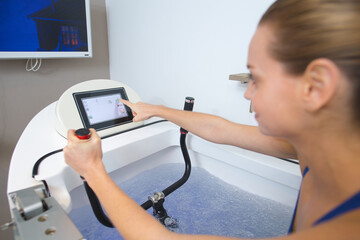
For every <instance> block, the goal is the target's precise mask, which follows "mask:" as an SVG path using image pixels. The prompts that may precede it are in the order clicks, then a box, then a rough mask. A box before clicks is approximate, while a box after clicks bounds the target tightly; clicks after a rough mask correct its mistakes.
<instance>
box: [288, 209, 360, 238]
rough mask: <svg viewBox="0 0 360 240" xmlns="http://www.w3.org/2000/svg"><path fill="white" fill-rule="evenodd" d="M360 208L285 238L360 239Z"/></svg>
mask: <svg viewBox="0 0 360 240" xmlns="http://www.w3.org/2000/svg"><path fill="white" fill-rule="evenodd" d="M359 226H360V208H357V209H355V210H353V211H350V212H348V213H346V214H343V215H341V216H339V217H336V218H334V219H332V220H329V221H326V222H323V223H321V224H319V225H317V226H314V227H311V228H308V229H304V230H301V231H299V232H296V233H293V234H290V235H288V236H286V237H284V238H281V239H284V240H285V239H286V240H300V239H301V240H303V239H307V240H312V239H314V240H315V239H326V240H342V239H360V228H359Z"/></svg>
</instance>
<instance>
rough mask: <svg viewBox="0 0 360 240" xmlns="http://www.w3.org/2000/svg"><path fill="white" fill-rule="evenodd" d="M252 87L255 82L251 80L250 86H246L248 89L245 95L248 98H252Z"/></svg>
mask: <svg viewBox="0 0 360 240" xmlns="http://www.w3.org/2000/svg"><path fill="white" fill-rule="evenodd" d="M252 87H253V83H252V81H249V84H248V87H247V88H246V91H245V93H244V97H245V98H246V99H247V100H251V93H252Z"/></svg>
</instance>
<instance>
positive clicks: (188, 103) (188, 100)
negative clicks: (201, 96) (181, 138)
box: [180, 97, 195, 134]
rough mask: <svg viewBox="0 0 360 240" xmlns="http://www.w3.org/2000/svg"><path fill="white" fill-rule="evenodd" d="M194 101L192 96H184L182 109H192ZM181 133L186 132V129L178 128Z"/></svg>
mask: <svg viewBox="0 0 360 240" xmlns="http://www.w3.org/2000/svg"><path fill="white" fill-rule="evenodd" d="M194 101H195V99H194V98H193V97H186V98H185V104H184V110H185V111H192V110H193V107H194ZM180 132H181V134H187V133H188V131H187V130H186V129H184V128H180Z"/></svg>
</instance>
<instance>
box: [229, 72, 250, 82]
mask: <svg viewBox="0 0 360 240" xmlns="http://www.w3.org/2000/svg"><path fill="white" fill-rule="evenodd" d="M229 80H235V81H239V82H241V83H242V84H245V83H248V82H249V81H250V78H249V74H248V73H238V74H230V75H229Z"/></svg>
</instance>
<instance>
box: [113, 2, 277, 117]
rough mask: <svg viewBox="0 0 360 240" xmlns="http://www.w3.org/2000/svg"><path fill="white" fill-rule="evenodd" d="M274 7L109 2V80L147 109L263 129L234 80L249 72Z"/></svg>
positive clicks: (229, 3) (196, 3)
mask: <svg viewBox="0 0 360 240" xmlns="http://www.w3.org/2000/svg"><path fill="white" fill-rule="evenodd" d="M272 2H273V1H272V0H254V1H241V0H145V1H144V0H142V1H141V0H106V8H107V17H108V36H109V57H110V77H111V78H112V79H114V80H117V81H121V82H124V83H126V84H128V85H129V86H131V87H132V88H134V90H135V91H137V92H138V94H139V95H140V97H141V98H142V99H143V101H145V102H150V103H154V104H164V105H167V106H171V107H175V108H182V107H183V101H184V98H185V97H186V96H192V97H194V98H195V107H194V110H195V111H200V112H206V113H211V114H216V115H220V116H222V117H225V118H227V119H229V120H232V121H235V122H239V123H245V124H256V122H255V121H254V118H253V116H252V115H251V114H250V113H249V101H247V100H245V99H244V97H243V95H244V91H245V89H246V85H241V84H240V83H238V82H235V81H230V80H228V78H229V74H233V73H241V72H247V69H246V62H247V52H248V50H247V49H248V45H249V42H250V39H251V37H252V35H253V33H254V31H255V29H256V26H257V23H258V21H259V19H260V17H261V15H262V14H263V13H264V12H265V10H266V9H267V8H268V6H269V5H270V4H271V3H272Z"/></svg>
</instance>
